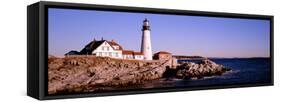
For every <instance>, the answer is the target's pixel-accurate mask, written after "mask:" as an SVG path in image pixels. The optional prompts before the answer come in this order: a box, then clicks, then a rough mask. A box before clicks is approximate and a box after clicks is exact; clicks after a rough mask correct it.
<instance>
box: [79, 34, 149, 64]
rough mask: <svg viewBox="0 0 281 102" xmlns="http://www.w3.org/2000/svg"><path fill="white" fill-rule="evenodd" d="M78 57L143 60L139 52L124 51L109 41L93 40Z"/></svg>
mask: <svg viewBox="0 0 281 102" xmlns="http://www.w3.org/2000/svg"><path fill="white" fill-rule="evenodd" d="M79 54H80V55H95V56H101V57H111V58H118V59H136V60H143V59H144V56H143V54H142V53H141V52H134V51H132V50H124V49H123V48H122V46H120V45H119V44H118V43H116V42H115V41H113V40H111V41H108V40H103V39H102V40H93V41H92V42H90V43H89V44H87V45H86V46H85V47H84V48H83V49H82V50H81V51H80V53H79Z"/></svg>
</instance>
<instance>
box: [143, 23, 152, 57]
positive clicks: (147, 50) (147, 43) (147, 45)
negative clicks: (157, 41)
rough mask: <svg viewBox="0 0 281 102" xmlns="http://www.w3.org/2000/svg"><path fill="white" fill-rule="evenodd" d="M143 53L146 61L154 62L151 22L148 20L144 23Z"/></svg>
mask: <svg viewBox="0 0 281 102" xmlns="http://www.w3.org/2000/svg"><path fill="white" fill-rule="evenodd" d="M141 53H143V55H144V60H152V47H151V39H150V26H149V21H148V20H147V19H146V18H145V20H144V21H143V26H142V41H141Z"/></svg>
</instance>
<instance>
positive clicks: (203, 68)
mask: <svg viewBox="0 0 281 102" xmlns="http://www.w3.org/2000/svg"><path fill="white" fill-rule="evenodd" d="M176 70H177V71H176V73H175V76H176V77H177V78H194V77H195V78H202V77H204V76H213V75H221V74H223V73H224V72H226V71H229V70H230V69H229V68H226V67H225V66H223V65H219V64H216V63H215V62H213V61H211V60H209V59H204V60H202V61H200V62H198V63H193V62H185V63H182V64H180V65H179V66H178V67H177V69H176Z"/></svg>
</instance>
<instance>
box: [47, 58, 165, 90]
mask: <svg viewBox="0 0 281 102" xmlns="http://www.w3.org/2000/svg"><path fill="white" fill-rule="evenodd" d="M48 63H49V66H48V93H49V94H59V93H71V92H78V93H79V92H92V91H97V90H102V89H100V88H102V87H111V86H113V87H114V86H119V87H120V86H126V85H130V84H139V83H142V82H144V81H147V80H153V79H158V78H161V77H162V75H163V73H164V72H165V70H166V66H167V65H166V62H165V61H136V60H120V59H112V58H105V57H65V58H55V57H50V58H49V59H48Z"/></svg>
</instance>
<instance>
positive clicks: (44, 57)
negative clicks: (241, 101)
mask: <svg viewBox="0 0 281 102" xmlns="http://www.w3.org/2000/svg"><path fill="white" fill-rule="evenodd" d="M38 4H39V56H38V57H39V76H38V77H39V89H38V91H39V98H38V99H42V100H46V99H62V98H82V97H93V96H113V95H128V94H144V93H160V92H176V91H191V90H207V89H225V88H240V87H255V86H272V85H274V71H273V68H274V53H273V52H274V49H273V47H274V46H273V42H274V41H273V40H274V38H273V33H274V29H273V28H274V24H273V19H274V17H273V16H272V15H254V14H238V13H221V12H206V11H189V10H175V9H158V8H142V7H126V6H113V5H94V4H82V3H63V2H49V1H40V2H39V3H38ZM48 8H64V9H82V10H101V11H117V12H135V13H153V14H172V15H187V16H204V17H224V18H245V19H262V20H270V61H271V65H270V68H271V69H270V70H271V71H270V72H271V81H270V83H255V84H239V85H221V86H203V87H202V86H199V87H188V88H159V89H157V88H156V89H149V90H131V91H120V92H110V93H108V92H107V93H83V94H67V95H48V93H47V92H48V91H47V90H48V85H47V84H48V82H47V81H46V80H48V75H47V72H48Z"/></svg>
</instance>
